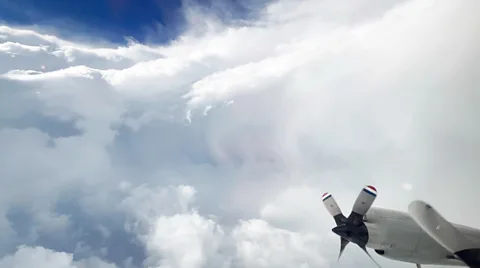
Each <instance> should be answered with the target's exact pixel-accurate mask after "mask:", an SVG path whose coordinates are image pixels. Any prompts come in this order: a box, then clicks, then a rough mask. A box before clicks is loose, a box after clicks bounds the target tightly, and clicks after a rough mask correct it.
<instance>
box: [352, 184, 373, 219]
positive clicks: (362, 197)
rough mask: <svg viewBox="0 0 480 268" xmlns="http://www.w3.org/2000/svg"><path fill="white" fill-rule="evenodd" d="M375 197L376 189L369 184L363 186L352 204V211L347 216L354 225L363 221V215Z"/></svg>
mask: <svg viewBox="0 0 480 268" xmlns="http://www.w3.org/2000/svg"><path fill="white" fill-rule="evenodd" d="M375 198H377V189H375V187H373V186H371V185H367V186H365V188H363V189H362V191H361V192H360V194H359V195H358V197H357V200H356V201H355V203H354V204H353V209H352V213H351V214H350V216H348V221H349V222H352V223H354V224H355V225H358V224H360V223H361V222H362V221H363V216H365V214H366V213H367V211H368V210H369V209H370V207H372V204H373V201H375Z"/></svg>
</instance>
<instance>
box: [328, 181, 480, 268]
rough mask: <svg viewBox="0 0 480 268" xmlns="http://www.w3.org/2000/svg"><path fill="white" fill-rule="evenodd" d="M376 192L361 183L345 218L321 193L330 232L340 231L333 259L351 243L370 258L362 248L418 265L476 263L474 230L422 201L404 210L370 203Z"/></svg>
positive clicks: (479, 258) (479, 245) (478, 234)
mask: <svg viewBox="0 0 480 268" xmlns="http://www.w3.org/2000/svg"><path fill="white" fill-rule="evenodd" d="M376 197H377V190H376V189H375V187H373V186H366V187H365V188H363V189H362V191H361V192H360V194H359V196H358V197H357V200H356V201H355V203H354V205H353V209H352V212H351V213H350V215H349V216H348V218H347V217H345V216H344V215H343V214H342V211H341V210H340V207H339V206H338V205H337V202H336V201H335V199H334V198H333V196H332V195H331V194H330V193H325V194H324V195H323V198H322V199H323V203H324V205H325V207H326V208H327V210H328V212H329V213H330V215H331V216H332V217H333V219H334V220H335V223H336V225H337V226H336V227H335V228H333V229H332V231H333V232H334V233H335V234H337V235H338V236H340V254H339V255H338V259H340V257H341V256H342V253H343V251H344V249H345V247H346V246H347V244H349V243H350V242H351V243H354V244H357V245H358V246H359V247H360V248H361V249H362V250H363V251H364V252H365V253H366V254H367V255H368V256H369V257H370V258H371V259H372V260H373V261H374V262H375V260H374V259H373V258H372V257H371V256H370V254H369V253H368V251H367V248H370V249H373V250H374V251H375V252H376V253H377V254H378V255H381V256H383V257H385V258H389V259H393V260H397V261H402V262H409V263H414V264H416V265H417V267H420V266H421V265H422V264H424V265H429V264H432V265H451V266H468V267H473V268H480V230H479V229H475V228H471V227H468V226H463V225H459V224H454V223H450V222H449V221H447V220H446V219H444V218H443V217H442V216H441V215H440V214H439V213H438V212H437V211H436V210H435V209H434V208H433V207H431V206H430V205H428V204H427V203H425V202H423V201H413V202H412V203H411V204H410V205H409V207H408V213H406V212H401V211H396V210H391V209H385V208H376V207H371V206H372V204H373V201H374V200H375V198H376ZM375 263H376V262H375ZM376 264H377V265H378V263H376ZM378 266H379V265H378Z"/></svg>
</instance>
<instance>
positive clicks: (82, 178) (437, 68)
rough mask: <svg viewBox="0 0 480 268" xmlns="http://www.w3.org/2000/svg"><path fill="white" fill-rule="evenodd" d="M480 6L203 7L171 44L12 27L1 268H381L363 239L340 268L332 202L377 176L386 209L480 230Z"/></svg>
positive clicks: (4, 39) (4, 103) (5, 31)
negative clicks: (430, 207) (326, 198)
mask: <svg viewBox="0 0 480 268" xmlns="http://www.w3.org/2000/svg"><path fill="white" fill-rule="evenodd" d="M478 10H480V4H479V2H478V1H475V0H466V1H447V0H445V1H428V0H415V1H384V2H382V4H381V5H380V4H378V3H376V2H375V3H374V2H373V1H361V2H358V1H347V2H346V3H339V2H338V1H318V0H303V1H300V2H299V1H294V0H281V1H276V2H274V3H271V4H268V5H267V6H266V7H265V9H263V10H262V11H261V12H259V18H258V19H257V20H255V21H250V22H248V23H242V24H241V25H240V24H239V25H237V24H234V25H232V24H231V23H229V24H225V23H223V22H221V21H219V20H217V19H215V18H214V17H213V16H211V15H210V14H206V13H202V12H203V11H202V12H201V11H199V10H197V9H189V10H186V14H187V16H188V20H189V21H190V22H192V26H191V27H190V28H189V29H188V30H187V31H186V32H185V33H184V34H183V35H182V36H180V37H178V39H176V40H175V41H173V42H171V43H170V44H168V45H163V46H158V45H150V44H138V43H135V42H134V41H132V42H130V43H129V44H128V46H125V47H115V46H113V45H109V44H106V45H98V44H80V43H76V42H71V41H67V40H62V39H60V38H57V37H55V36H53V35H46V34H43V33H39V32H36V31H33V30H28V29H19V28H15V27H12V26H8V25H4V26H0V42H1V43H0V148H2V150H1V151H0V178H2V182H3V187H2V189H1V190H0V215H1V217H0V238H1V239H0V253H1V259H0V267H15V268H17V267H18V268H21V267H30V266H31V265H32V264H35V265H36V266H37V267H76V268H87V267H102V268H103V267H108V268H114V267H128V268H133V267H162V268H174V267H175V268H200V267H222V268H230V267H231V268H234V267H235V268H240V267H249V268H256V267H258V268H260V267H292V266H297V267H305V268H306V267H330V266H335V265H339V266H343V267H353V266H355V267H358V265H361V266H365V265H372V264H371V263H370V261H369V260H368V258H367V257H366V256H364V255H362V253H361V252H360V251H359V250H357V249H356V248H353V247H352V248H349V249H347V252H346V254H344V255H345V256H344V257H343V259H342V260H341V261H340V263H339V264H336V263H335V261H336V256H337V249H338V241H337V239H338V238H337V237H335V236H334V235H333V234H331V232H330V231H329V230H330V229H331V227H332V224H333V221H332V219H331V218H330V217H329V216H328V214H327V213H326V212H325V211H324V208H323V204H321V200H320V196H321V194H322V193H323V192H325V191H330V192H332V193H333V194H334V195H335V196H336V198H337V200H338V201H339V203H340V205H341V207H342V208H343V210H344V211H348V210H349V209H350V207H351V205H352V202H353V201H354V199H355V198H356V195H357V194H358V191H359V189H361V187H362V186H363V185H364V184H367V183H369V184H370V183H371V184H374V185H376V186H377V188H378V189H379V194H380V195H379V198H378V199H377V202H376V204H375V205H377V206H381V207H390V208H394V209H399V210H406V208H407V204H408V203H409V202H410V201H411V200H412V199H414V198H421V199H424V200H426V201H428V202H431V203H433V204H434V205H435V206H436V207H438V209H439V210H440V211H442V213H443V214H445V216H446V217H448V218H449V219H450V220H452V221H454V222H459V223H463V224H468V225H472V226H480V218H478V217H477V216H476V215H474V214H471V213H469V212H470V211H472V210H474V209H475V208H476V201H477V200H478V198H477V197H476V196H477V192H476V189H478V188H479V186H480V185H479V182H478V180H476V179H475V176H476V175H477V174H478V173H479V171H480V168H479V167H478V166H477V162H478V160H479V159H480V155H479V152H480V150H479V149H480V148H478V146H479V144H480V138H479V137H480V135H479V134H480V133H479V131H480V129H479V128H478V127H477V124H476V118H477V117H478V115H479V112H478V109H477V106H478V105H477V104H478V100H479V97H480V96H479V93H478V92H477V91H478V90H476V89H478V87H479V86H480V77H479V76H478V70H479V69H480V51H479V50H478V49H477V48H478V47H479V45H480V31H478V28H479V25H480V22H479V20H478V18H477V14H478ZM195 22H199V23H198V24H195ZM446 197H448V198H446ZM452 200H455V205H453V202H452ZM376 259H377V260H378V261H379V262H380V263H381V264H386V265H389V266H391V265H393V266H395V267H409V264H402V263H398V262H393V261H389V260H386V259H382V258H381V257H379V256H376Z"/></svg>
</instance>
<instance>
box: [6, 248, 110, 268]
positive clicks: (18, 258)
mask: <svg viewBox="0 0 480 268" xmlns="http://www.w3.org/2000/svg"><path fill="white" fill-rule="evenodd" d="M0 267H2V268H27V267H38V268H47V267H48V268H94V267H98V268H115V267H116V266H115V265H113V264H109V263H106V262H103V261H101V260H99V259H96V258H91V259H86V260H82V261H74V260H73V257H72V254H68V253H65V252H54V251H52V250H49V249H46V248H43V247H26V246H22V247H19V249H18V250H17V252H15V253H14V254H12V255H8V256H5V257H3V258H2V259H0Z"/></svg>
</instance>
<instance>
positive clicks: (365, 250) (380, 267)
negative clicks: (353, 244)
mask: <svg viewBox="0 0 480 268" xmlns="http://www.w3.org/2000/svg"><path fill="white" fill-rule="evenodd" d="M360 248H361V249H362V250H363V252H365V253H366V254H367V255H368V257H370V259H371V260H372V261H373V262H374V263H375V264H376V265H377V266H378V268H382V266H380V264H378V262H377V261H375V259H374V258H373V257H372V255H370V253H368V251H367V248H366V247H365V246H360Z"/></svg>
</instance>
